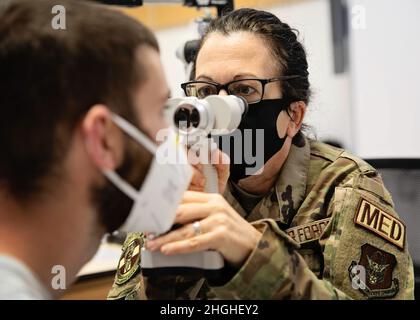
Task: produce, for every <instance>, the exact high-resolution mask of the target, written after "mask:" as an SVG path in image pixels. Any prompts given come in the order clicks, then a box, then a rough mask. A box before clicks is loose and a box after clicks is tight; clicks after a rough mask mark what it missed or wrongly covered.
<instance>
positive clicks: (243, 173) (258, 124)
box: [215, 99, 292, 182]
mask: <svg viewBox="0 0 420 320" xmlns="http://www.w3.org/2000/svg"><path fill="white" fill-rule="evenodd" d="M291 102H292V101H290V99H267V100H261V101H260V102H258V103H255V104H251V105H249V109H248V113H247V114H246V115H245V116H244V118H243V119H242V122H241V123H240V125H239V127H238V130H239V132H240V133H241V135H242V154H238V153H240V152H235V150H234V146H233V143H232V139H230V137H232V136H234V135H235V133H233V134H231V135H230V137H222V139H230V142H231V143H230V146H229V147H228V150H225V149H226V146H227V145H228V144H223V143H222V144H220V140H219V139H215V141H216V142H219V143H218V144H219V148H220V149H221V150H222V151H223V152H225V153H227V154H228V155H229V156H230V158H231V164H230V179H231V180H232V181H234V182H237V181H239V180H240V179H243V178H245V177H247V176H249V175H251V174H252V173H255V172H256V171H257V170H259V169H260V168H261V167H262V165H264V164H265V163H266V162H267V161H268V160H269V159H270V158H271V157H272V156H273V155H274V154H276V153H277V152H278V151H279V150H280V149H281V148H282V147H283V144H284V142H285V140H286V136H284V137H283V138H279V136H278V133H277V126H276V122H277V117H278V116H279V114H280V112H281V111H283V110H287V108H288V107H289V105H290V103H291ZM246 129H248V130H246ZM257 129H263V132H262V131H260V130H258V131H257ZM262 138H263V139H264V142H263V145H264V161H262V159H261V158H260V157H262V154H261V151H262V140H261V139H262ZM218 140H219V141H218ZM251 148H252V149H251ZM238 150H240V149H238ZM250 151H252V152H251V154H252V156H253V158H256V159H258V160H260V161H258V160H257V161H255V160H254V162H253V163H250V162H249V161H247V159H248V160H250V159H249V158H250V157H249V154H250ZM238 158H239V159H238ZM235 162H236V163H235ZM247 168H248V172H247V170H246V169H247ZM250 172H251V173H250Z"/></svg>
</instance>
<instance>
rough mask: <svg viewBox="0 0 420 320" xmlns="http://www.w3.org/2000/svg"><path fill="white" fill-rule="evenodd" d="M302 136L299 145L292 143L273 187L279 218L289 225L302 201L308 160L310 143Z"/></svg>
mask: <svg viewBox="0 0 420 320" xmlns="http://www.w3.org/2000/svg"><path fill="white" fill-rule="evenodd" d="M302 136H303V143H302V144H301V145H300V146H296V145H294V144H292V146H291V148H290V152H289V155H288V157H287V159H286V162H285V163H284V165H283V167H282V169H281V170H280V174H279V177H278V179H277V182H276V185H275V189H276V195H277V202H278V210H279V214H278V217H279V220H280V222H282V223H284V224H285V225H289V224H290V222H291V221H292V219H293V217H294V216H295V214H296V213H297V211H298V209H299V207H300V205H301V204H302V202H303V199H304V197H305V192H306V183H307V178H308V170H309V161H310V149H311V148H310V143H309V140H308V139H307V138H306V137H305V136H304V135H302Z"/></svg>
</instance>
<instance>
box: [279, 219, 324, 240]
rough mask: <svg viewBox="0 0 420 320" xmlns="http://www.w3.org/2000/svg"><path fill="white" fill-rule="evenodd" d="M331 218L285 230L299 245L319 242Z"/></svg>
mask: <svg viewBox="0 0 420 320" xmlns="http://www.w3.org/2000/svg"><path fill="white" fill-rule="evenodd" d="M330 220H331V218H327V219H322V220H317V221H313V222H310V223H306V224H303V225H300V226H297V227H293V228H290V229H287V230H285V232H286V233H287V235H288V236H289V237H290V238H292V239H293V240H295V241H296V242H297V243H299V244H304V243H308V242H312V241H315V240H318V239H319V238H320V237H321V235H322V233H323V232H324V230H325V228H326V227H327V225H328V224H329V223H330Z"/></svg>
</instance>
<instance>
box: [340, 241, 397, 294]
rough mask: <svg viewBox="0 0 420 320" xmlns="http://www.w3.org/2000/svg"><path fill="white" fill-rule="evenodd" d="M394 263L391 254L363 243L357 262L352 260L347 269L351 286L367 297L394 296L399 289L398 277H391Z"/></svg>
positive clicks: (394, 260)
mask: <svg viewBox="0 0 420 320" xmlns="http://www.w3.org/2000/svg"><path fill="white" fill-rule="evenodd" d="M396 264H397V260H396V258H395V256H394V255H393V254H390V253H388V252H386V251H383V250H381V249H378V248H376V247H374V246H372V245H370V244H367V243H365V244H364V245H362V246H361V254H360V259H359V262H356V261H353V262H352V263H351V265H350V266H349V269H348V271H349V277H350V281H351V282H352V287H353V288H354V289H359V290H360V291H361V292H362V293H363V294H364V295H366V296H367V297H368V298H369V299H375V298H379V299H381V298H392V297H394V296H395V295H396V294H397V293H398V290H399V281H398V279H396V278H392V273H393V271H394V268H395V266H396Z"/></svg>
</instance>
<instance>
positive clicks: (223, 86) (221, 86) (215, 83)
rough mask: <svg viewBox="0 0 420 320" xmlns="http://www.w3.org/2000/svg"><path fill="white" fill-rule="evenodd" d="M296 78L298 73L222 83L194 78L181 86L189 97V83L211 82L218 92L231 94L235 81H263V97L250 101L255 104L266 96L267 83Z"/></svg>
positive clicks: (238, 80)
mask: <svg viewBox="0 0 420 320" xmlns="http://www.w3.org/2000/svg"><path fill="white" fill-rule="evenodd" d="M296 78H300V76H298V75H294V76H281V77H276V78H269V79H260V78H245V79H237V80H233V81H229V82H227V83H225V84H220V83H217V82H213V81H205V80H192V81H188V82H184V83H182V84H181V88H182V90H184V93H185V95H186V96H187V97H188V96H189V95H188V93H187V86H188V85H189V84H194V83H204V84H211V85H213V86H215V87H216V90H217V94H219V93H220V90H222V89H223V90H225V91H226V92H227V93H228V94H231V93H230V92H229V89H228V87H229V86H230V85H231V84H232V83H235V82H240V81H247V80H248V81H249V80H254V81H259V82H260V83H261V86H262V93H261V98H260V100H258V101H255V102H250V103H249V104H254V103H258V102H260V101H261V100H262V99H263V97H264V92H265V85H266V84H267V83H271V82H276V81H284V80H291V79H296Z"/></svg>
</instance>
